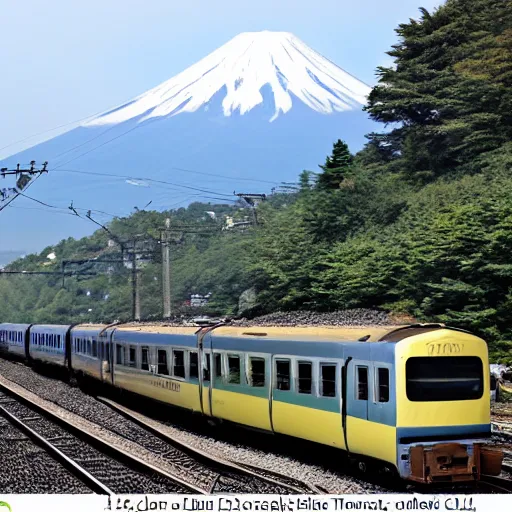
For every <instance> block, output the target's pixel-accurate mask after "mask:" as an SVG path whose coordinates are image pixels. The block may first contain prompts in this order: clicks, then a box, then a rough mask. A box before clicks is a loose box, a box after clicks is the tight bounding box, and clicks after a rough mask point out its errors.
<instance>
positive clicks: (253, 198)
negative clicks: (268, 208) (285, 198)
mask: <svg viewBox="0 0 512 512" xmlns="http://www.w3.org/2000/svg"><path fill="white" fill-rule="evenodd" d="M234 195H235V196H238V197H239V198H241V199H243V200H244V201H245V202H246V203H247V204H248V205H249V207H250V208H251V212H252V219H253V224H254V225H255V226H257V225H258V218H257V217H256V207H257V206H258V204H260V202H261V201H265V199H266V198H267V196H266V194H242V193H238V194H237V193H236V192H234Z"/></svg>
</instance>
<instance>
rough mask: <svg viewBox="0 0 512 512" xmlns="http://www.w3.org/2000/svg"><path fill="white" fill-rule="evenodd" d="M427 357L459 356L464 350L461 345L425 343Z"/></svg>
mask: <svg viewBox="0 0 512 512" xmlns="http://www.w3.org/2000/svg"><path fill="white" fill-rule="evenodd" d="M427 350H428V355H429V356H440V355H448V354H460V353H461V352H462V351H463V350H464V345H463V344H462V343H427Z"/></svg>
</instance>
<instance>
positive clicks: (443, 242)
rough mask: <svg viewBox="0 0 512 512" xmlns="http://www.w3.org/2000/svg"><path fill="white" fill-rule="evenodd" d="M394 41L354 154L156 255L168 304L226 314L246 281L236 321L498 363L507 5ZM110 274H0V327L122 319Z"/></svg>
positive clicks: (133, 229)
mask: <svg viewBox="0 0 512 512" xmlns="http://www.w3.org/2000/svg"><path fill="white" fill-rule="evenodd" d="M397 32H398V35H399V36H400V37H399V43H398V44H397V45H396V46H395V47H393V49H392V50H391V51H390V52H389V54H390V55H391V56H392V57H393V58H394V60H395V66H394V67H393V68H379V69H378V75H379V84H378V85H377V87H375V88H374V89H373V91H372V93H371V95H370V101H369V105H368V107H367V111H368V114H369V115H370V116H371V117H372V118H373V119H374V120H377V121H380V122H382V123H383V132H382V133H372V134H369V135H368V143H367V145H366V146H365V148H364V149H363V150H362V151H360V152H359V153H357V154H355V155H352V154H351V153H350V151H349V148H347V146H346V145H345V144H344V143H343V142H342V141H338V142H337V143H336V144H335V145H334V148H333V153H332V154H331V155H329V156H328V157H327V159H326V162H325V163H324V164H323V165H322V166H321V168H320V169H319V170H318V172H311V171H304V172H302V174H300V180H299V181H300V185H299V186H297V188H296V189H295V190H292V191H291V193H287V194H276V195H274V196H271V197H270V198H269V199H268V200H267V201H265V202H264V203H263V204H262V205H261V206H259V207H258V212H257V217H258V221H259V225H258V227H257V228H255V229H250V230H248V231H246V232H244V233H241V232H236V231H220V230H217V231H216V232H215V234H212V235H207V236H203V235H198V234H188V235H185V236H184V238H183V240H182V241H181V243H180V244H176V245H173V246H172V251H171V252H172V279H171V282H172V291H173V298H174V300H175V303H174V306H177V305H178V304H179V303H181V302H182V301H184V300H185V299H186V298H188V297H187V295H188V294H190V293H207V292H212V294H213V295H212V297H213V300H212V302H211V304H210V305H209V308H210V310H211V311H216V312H219V313H224V314H236V313H237V312H238V300H239V296H240V294H241V293H242V292H243V291H244V290H246V289H248V288H250V287H255V290H256V292H257V295H256V301H255V303H253V304H252V307H251V310H250V311H249V312H250V313H252V314H262V313H268V312H272V311H275V310H277V309H281V310H298V309H310V310H318V311H332V310H337V309H346V308H359V307H362V308H376V307H377V308H381V309H384V310H387V311H391V312H394V313H400V314H404V315H410V316H413V317H415V318H416V319H418V320H421V321H442V322H446V323H448V324H451V325H454V326H459V327H463V328H467V329H469V330H471V331H474V332H476V333H478V334H480V335H482V336H484V337H485V338H486V339H487V340H488V341H489V343H490V347H491V356H492V358H493V359H494V360H497V361H501V362H508V363H512V259H511V254H512V179H511V165H512V142H511V141H512V2H510V1H504V0H447V2H446V4H445V5H444V6H442V7H440V8H439V9H438V10H436V11H435V12H433V13H429V12H427V11H426V10H422V13H421V18H420V19H419V20H416V21H415V20H411V21H410V22H409V23H406V24H402V25H400V26H399V27H398V29H397ZM389 125H391V127H392V128H391V129H388V126H389ZM205 210H215V211H216V212H217V213H218V217H222V215H224V214H227V213H230V214H237V212H238V214H239V213H240V212H239V211H238V210H237V209H236V208H235V207H228V206H219V205H217V206H215V205H206V204H197V203H196V204H194V205H191V206H190V207H189V208H188V209H182V210H178V211H176V212H170V213H169V212H167V213H156V212H139V213H137V214H135V215H133V216H132V217H130V218H128V219H116V220H114V221H113V222H112V223H111V224H110V225H109V229H110V230H111V231H112V232H114V233H116V234H117V235H119V236H126V235H127V234H136V233H148V232H150V233H151V232H152V233H153V234H154V236H157V234H158V229H161V228H162V227H163V226H164V219H165V217H166V216H168V215H171V216H172V218H173V222H181V221H184V222H189V223H190V222H193V223H197V224H198V225H203V224H204V225H205V226H206V225H211V226H216V225H217V224H216V223H215V221H213V220H212V219H210V218H209V217H208V216H205V215H204V211H205ZM107 241H108V234H107V233H106V232H105V231H102V230H100V231H98V232H97V233H95V234H94V235H93V236H92V237H90V238H86V239H83V240H79V241H74V240H72V239H69V240H67V241H63V242H61V243H60V244H59V245H57V246H56V247H52V248H48V249H46V250H45V251H43V252H42V253H41V254H40V255H38V256H36V255H33V256H30V257H28V258H26V259H24V260H17V261H16V262H15V263H13V264H12V265H11V266H10V268H12V269H22V268H23V269H38V268H43V267H42V265H43V262H48V260H47V259H46V256H47V254H48V253H49V252H51V251H53V252H55V254H56V259H55V260H54V263H50V265H49V266H48V265H46V266H45V267H44V268H49V267H52V268H53V267H55V268H57V269H58V268H59V264H60V263H59V261H61V260H62V259H63V258H76V257H80V258H83V257H91V256H98V255H102V254H104V253H105V251H107V252H108V251H110V252H112V251H116V250H118V249H116V248H111V249H107ZM159 254H160V253H159V248H158V247H157V248H156V249H155V254H154V258H153V260H152V262H151V263H149V264H148V265H147V266H146V267H145V268H144V270H143V272H142V278H141V279H142V287H141V290H142V291H141V300H142V307H141V309H142V315H143V317H146V318H150V317H155V318H156V317H160V316H161V314H162V306H161V260H160V256H159ZM97 267H98V266H96V267H95V268H96V269H97ZM118 270H119V271H116V272H114V273H113V274H107V273H102V274H101V275H99V276H98V277H94V278H90V277H81V278H80V279H81V280H77V279H71V278H67V279H66V288H62V286H61V280H60V279H58V278H48V277H30V278H28V277H25V276H22V277H18V278H17V277H4V278H1V279H0V304H2V308H1V309H0V321H5V320H9V321H31V322H43V321H45V322H62V321H66V322H71V321H80V320H84V319H87V320H112V319H115V318H127V317H129V315H130V307H131V306H130V304H131V295H130V285H129V279H128V277H129V271H128V270H124V271H121V270H120V269H118ZM87 292H90V295H87ZM91 304H92V305H91ZM89 309H91V310H92V311H89Z"/></svg>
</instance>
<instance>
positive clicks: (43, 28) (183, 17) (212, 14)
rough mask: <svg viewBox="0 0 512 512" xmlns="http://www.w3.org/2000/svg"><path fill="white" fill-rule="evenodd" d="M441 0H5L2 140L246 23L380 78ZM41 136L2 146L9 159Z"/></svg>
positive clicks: (111, 100)
mask: <svg viewBox="0 0 512 512" xmlns="http://www.w3.org/2000/svg"><path fill="white" fill-rule="evenodd" d="M440 3H442V2H441V0H386V1H383V0H355V1H350V2H349V1H346V0H313V1H311V0H295V1H292V0H258V1H247V0H245V1H243V0H238V1H237V0H217V1H215V2H212V1H208V0H188V1H182V2H175V1H173V0H145V1H140V0H139V1H134V0H87V1H86V2H85V1H83V0H75V1H72V2H70V1H69V0H49V1H47V2H43V1H42V0H0V19H1V21H2V45H1V46H0V71H1V77H2V78H1V80H0V112H1V119H2V123H1V124H0V148H3V147H4V146H6V145H8V144H11V143H12V142H15V141H17V140H18V139H22V138H24V137H28V136H31V135H33V134H34V133H36V132H39V131H43V130H48V129H52V128H55V127H57V126H58V125H61V124H64V123H69V122H72V121H76V120H79V119H80V118H82V117H85V116H89V115H92V114H94V113H96V112H99V111H102V110H105V109H107V108H110V107H112V106H115V105H118V104H120V103H122V102H124V101H126V100H129V99H131V98H132V97H133V96H136V95H138V94H140V93H142V92H144V91H146V90H147V89H150V88H151V87H154V86H155V85H157V84H159V83H161V82H163V81H164V80H167V79H169V78H170V77H172V76H173V75H175V74H176V73H179V72H180V71H182V70H183V69H185V68H186V67H188V66H190V65H191V64H193V63H194V62H196V61H197V60H199V59H201V58H202V57H204V56H205V55H207V54H208V53H210V52H211V51H213V50H215V49H216V48H217V47H219V46H221V45H222V44H224V43H225V42H227V41H228V40H229V39H231V38H232V37H234V36H235V35H237V34H238V33H240V32H245V31H255V30H283V31H288V32H293V33H294V34H295V35H296V36H297V37H299V38H301V39H302V40H303V41H304V42H305V43H306V44H308V45H309V46H311V47H312V48H313V49H315V50H316V51H318V52H320V53H321V54H323V55H324V56H326V57H328V58H329V59H330V60H332V61H334V62H335V63H336V64H338V65H339V66H341V67H342V68H344V69H345V70H346V71H348V72H350V73H351V74H353V75H355V76H357V77H358V78H359V79H360V80H363V81H365V82H366V83H368V84H370V85H373V84H374V83H375V76H374V70H375V67H376V66H378V65H382V64H388V63H389V57H387V56H386V55H385V51H386V50H388V49H389V48H390V46H391V45H392V44H393V43H394V42H395V41H396V36H395V33H394V28H395V27H396V26H397V25H398V23H400V22H405V21H407V20H408V19H409V18H410V17H413V18H416V17H418V7H419V6H420V5H421V6H423V7H426V8H427V9H432V8H434V7H435V6H437V5H439V4H440ZM60 131H62V130H60ZM60 131H55V132H52V133H50V134H47V135H46V136H45V137H44V138H49V137H50V136H55V135H57V134H58V133H60ZM40 140H41V137H38V138H33V139H30V140H29V141H27V142H24V143H22V144H20V145H16V146H10V147H9V148H5V149H0V158H1V157H5V156H7V155H9V154H12V153H15V152H17V151H19V150H21V149H23V148H25V147H29V146H31V145H33V144H34V143H36V142H38V141H40Z"/></svg>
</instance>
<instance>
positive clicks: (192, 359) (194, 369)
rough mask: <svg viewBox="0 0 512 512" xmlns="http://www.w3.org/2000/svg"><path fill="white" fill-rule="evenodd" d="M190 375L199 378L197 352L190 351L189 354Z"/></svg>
mask: <svg viewBox="0 0 512 512" xmlns="http://www.w3.org/2000/svg"><path fill="white" fill-rule="evenodd" d="M188 364H189V375H190V378H191V379H198V378H199V368H198V362H197V352H190V354H189V360H188Z"/></svg>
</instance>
